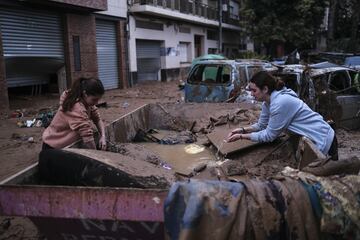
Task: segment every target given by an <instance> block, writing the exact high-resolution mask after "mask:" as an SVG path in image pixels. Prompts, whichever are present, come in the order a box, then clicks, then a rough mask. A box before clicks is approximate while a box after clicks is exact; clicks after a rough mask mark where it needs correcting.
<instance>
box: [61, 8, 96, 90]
mask: <svg viewBox="0 0 360 240" xmlns="http://www.w3.org/2000/svg"><path fill="white" fill-rule="evenodd" d="M64 26H65V41H64V42H65V62H66V76H67V85H68V87H70V86H71V83H72V82H73V81H75V80H76V79H78V78H79V77H98V67H97V54H96V24H95V17H94V15H89V14H86V15H80V14H65V19H64ZM73 36H79V37H80V55H81V70H80V71H76V70H75V63H74V51H73Z"/></svg>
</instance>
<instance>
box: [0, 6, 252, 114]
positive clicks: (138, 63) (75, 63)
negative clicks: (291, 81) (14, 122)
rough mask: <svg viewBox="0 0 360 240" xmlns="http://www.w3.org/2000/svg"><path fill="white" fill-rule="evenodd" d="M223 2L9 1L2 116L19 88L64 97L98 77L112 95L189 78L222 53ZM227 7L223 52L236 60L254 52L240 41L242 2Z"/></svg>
mask: <svg viewBox="0 0 360 240" xmlns="http://www.w3.org/2000/svg"><path fill="white" fill-rule="evenodd" d="M218 3H219V1H218V0H47V1H43V0H27V1H22V0H18V1H14V0H3V1H1V2H0V109H1V110H7V109H9V93H10V94H12V93H13V90H14V89H15V90H16V89H20V88H26V89H27V90H28V91H30V92H31V94H33V95H36V94H40V93H42V92H45V91H50V92H59V93H61V92H62V91H63V90H65V89H67V88H69V87H70V86H71V84H72V82H73V81H75V80H76V79H77V78H79V77H98V78H99V79H100V80H101V81H102V82H103V84H104V86H105V88H106V89H116V88H126V87H129V86H131V85H133V84H136V83H140V82H146V81H152V80H155V81H170V80H177V79H184V78H186V74H187V72H188V69H189V66H190V64H191V61H192V60H193V59H194V58H196V57H199V56H201V55H204V54H208V53H218V52H219V49H218V48H219V45H218V44H219V15H218V14H219V11H218ZM223 3H224V5H223V6H222V10H223V11H222V14H223V16H222V29H223V30H222V38H221V39H222V46H221V47H222V49H223V51H222V53H223V54H224V55H225V56H227V57H230V58H232V57H234V56H236V54H237V53H238V52H239V51H242V50H251V49H252V45H251V44H248V43H247V41H246V40H244V39H242V38H241V37H240V31H241V28H240V26H239V8H240V6H239V5H240V1H239V0H223ZM10 99H11V98H10ZM2 112H3V111H2Z"/></svg>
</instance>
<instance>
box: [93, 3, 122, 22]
mask: <svg viewBox="0 0 360 240" xmlns="http://www.w3.org/2000/svg"><path fill="white" fill-rule="evenodd" d="M126 1H127V0H108V10H107V11H102V12H98V13H99V14H103V15H108V16H114V17H121V18H126V12H127V4H126Z"/></svg>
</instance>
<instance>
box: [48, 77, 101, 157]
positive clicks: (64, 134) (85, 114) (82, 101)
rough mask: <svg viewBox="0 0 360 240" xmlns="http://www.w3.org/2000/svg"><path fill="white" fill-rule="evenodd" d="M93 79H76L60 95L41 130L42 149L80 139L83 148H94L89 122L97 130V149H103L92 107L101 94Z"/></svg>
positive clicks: (99, 123)
mask: <svg viewBox="0 0 360 240" xmlns="http://www.w3.org/2000/svg"><path fill="white" fill-rule="evenodd" d="M104 92H105V91H104V86H103V84H102V83H101V81H100V80H99V79H96V78H80V79H79V80H77V81H75V82H74V83H73V85H72V86H71V89H69V90H66V91H64V93H63V94H62V95H61V97H60V107H59V109H58V111H57V113H56V115H55V117H54V119H53V120H52V122H51V124H50V126H49V127H47V128H46V129H45V131H44V133H43V136H42V140H43V149H49V148H55V149H60V148H64V147H66V146H68V145H70V144H72V143H74V142H76V141H78V140H80V139H82V143H83V147H85V148H90V149H96V145H95V141H94V136H93V128H92V122H93V123H94V124H95V125H96V127H97V129H98V131H99V134H100V135H99V136H100V139H99V148H100V149H102V150H105V149H106V138H105V126H104V123H103V121H102V120H101V118H100V114H99V111H98V109H97V107H96V106H95V105H96V104H97V103H98V101H99V100H100V98H101V97H102V96H103V95H104Z"/></svg>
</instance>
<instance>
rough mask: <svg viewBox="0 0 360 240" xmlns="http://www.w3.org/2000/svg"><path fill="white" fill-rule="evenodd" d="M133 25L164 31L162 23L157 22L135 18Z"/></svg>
mask: <svg viewBox="0 0 360 240" xmlns="http://www.w3.org/2000/svg"><path fill="white" fill-rule="evenodd" d="M135 26H136V27H137V28H145V29H152V30H159V31H164V25H163V24H162V23H157V22H148V21H142V20H136V21H135Z"/></svg>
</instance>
